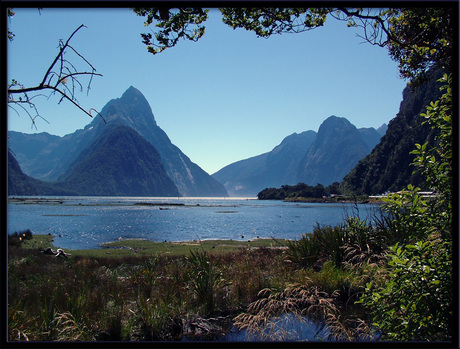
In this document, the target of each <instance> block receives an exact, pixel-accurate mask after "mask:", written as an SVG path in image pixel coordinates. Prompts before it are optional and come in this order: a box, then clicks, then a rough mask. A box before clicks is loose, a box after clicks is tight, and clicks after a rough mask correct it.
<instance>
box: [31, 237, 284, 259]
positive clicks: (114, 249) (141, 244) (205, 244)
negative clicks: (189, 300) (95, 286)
mask: <svg viewBox="0 0 460 349" xmlns="http://www.w3.org/2000/svg"><path fill="white" fill-rule="evenodd" d="M53 238H54V236H51V235H33V237H32V239H31V240H27V241H25V242H24V243H23V246H24V247H25V248H33V249H44V248H48V247H55V248H57V247H60V246H55V245H54V244H53ZM287 243H288V240H285V239H273V238H270V239H254V240H250V241H238V240H204V241H181V242H155V241H149V240H145V239H126V240H120V241H113V242H107V243H104V244H103V247H104V248H99V249H84V250H71V249H65V250H66V252H69V253H71V254H72V256H81V257H94V258H98V257H109V258H110V257H115V258H118V257H124V256H130V257H132V256H136V255H138V256H153V255H157V254H167V255H172V256H184V255H185V256H189V255H190V251H191V250H192V251H197V250H204V251H208V252H210V253H213V254H225V253H229V252H236V251H239V250H241V249H254V248H261V247H265V248H276V249H279V248H285V247H286V246H287Z"/></svg>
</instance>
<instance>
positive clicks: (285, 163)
mask: <svg viewBox="0 0 460 349" xmlns="http://www.w3.org/2000/svg"><path fill="white" fill-rule="evenodd" d="M315 136H316V132H314V131H306V132H302V133H300V134H297V133H293V134H292V135H290V136H288V137H286V138H284V139H283V141H282V142H281V143H280V144H279V145H278V146H276V147H275V148H274V149H273V150H272V151H270V152H268V153H264V154H261V155H258V156H254V157H251V158H249V159H245V160H241V161H238V162H235V163H232V164H230V165H228V166H226V167H224V168H222V169H221V170H219V171H218V172H216V173H214V174H213V175H212V176H213V177H214V178H215V179H217V180H218V181H219V182H220V183H223V184H224V186H225V188H226V189H227V191H228V193H229V194H230V195H231V196H255V195H257V193H258V192H260V191H261V190H262V189H264V188H267V187H279V186H281V185H283V184H296V183H297V168H298V164H299V161H300V160H301V159H302V157H303V156H304V154H305V152H306V150H307V149H308V148H309V147H310V145H311V143H312V142H313V140H314V138H315Z"/></svg>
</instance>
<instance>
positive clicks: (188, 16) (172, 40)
mask: <svg viewBox="0 0 460 349" xmlns="http://www.w3.org/2000/svg"><path fill="white" fill-rule="evenodd" d="M133 11H134V12H135V13H136V14H137V15H138V16H143V17H147V18H146V19H145V22H144V25H145V26H146V27H147V26H149V25H150V24H152V23H153V22H154V21H155V22H157V23H156V24H155V27H156V28H160V29H159V30H158V31H157V32H156V33H154V34H155V40H156V42H157V43H155V40H153V36H152V34H151V33H144V34H141V36H142V39H143V41H142V42H143V43H144V44H145V45H147V50H148V51H149V52H150V53H152V54H157V53H160V52H162V51H164V50H166V49H167V48H168V47H173V46H175V45H176V44H177V42H178V40H179V39H180V38H184V39H188V40H191V41H198V39H200V38H201V37H202V36H203V35H204V33H205V27H204V26H203V25H201V23H202V22H204V21H205V20H206V19H207V18H208V15H207V12H208V10H203V9H201V8H179V9H171V8H165V7H162V8H149V9H146V8H134V9H133ZM189 26H196V29H189Z"/></svg>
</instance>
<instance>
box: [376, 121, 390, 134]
mask: <svg viewBox="0 0 460 349" xmlns="http://www.w3.org/2000/svg"><path fill="white" fill-rule="evenodd" d="M387 130H388V125H387V124H383V125H382V126H380V127H379V128H378V129H377V132H378V133H379V134H380V136H384V135H385V133H387Z"/></svg>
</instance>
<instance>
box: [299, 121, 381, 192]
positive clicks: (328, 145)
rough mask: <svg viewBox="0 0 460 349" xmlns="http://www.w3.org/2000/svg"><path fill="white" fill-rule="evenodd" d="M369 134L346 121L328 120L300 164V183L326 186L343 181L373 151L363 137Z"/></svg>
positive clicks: (320, 128)
mask: <svg viewBox="0 0 460 349" xmlns="http://www.w3.org/2000/svg"><path fill="white" fill-rule="evenodd" d="M367 133H368V132H367V131H361V132H360V131H359V130H358V129H357V128H356V127H355V126H354V125H352V124H351V123H350V122H349V121H348V120H347V119H346V118H342V117H337V116H334V115H332V116H330V117H329V118H327V119H326V120H325V121H324V122H323V123H322V124H321V126H320V127H319V129H318V134H317V135H316V138H315V140H314V142H313V143H312V145H311V146H310V148H309V149H308V151H307V152H306V154H305V156H304V158H303V159H302V161H301V162H300V164H299V172H298V181H299V182H302V183H305V184H308V185H316V184H318V183H320V184H322V185H324V186H327V185H329V184H332V183H333V182H340V181H341V180H342V179H343V177H344V176H345V175H346V174H347V173H348V172H350V170H351V169H352V168H353V167H354V166H356V164H357V163H358V161H359V160H361V159H362V158H364V157H365V156H366V155H367V154H368V153H369V151H370V149H372V148H371V146H370V143H367V142H366V141H365V140H364V138H363V137H362V134H367ZM369 141H370V140H368V142H369Z"/></svg>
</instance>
